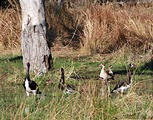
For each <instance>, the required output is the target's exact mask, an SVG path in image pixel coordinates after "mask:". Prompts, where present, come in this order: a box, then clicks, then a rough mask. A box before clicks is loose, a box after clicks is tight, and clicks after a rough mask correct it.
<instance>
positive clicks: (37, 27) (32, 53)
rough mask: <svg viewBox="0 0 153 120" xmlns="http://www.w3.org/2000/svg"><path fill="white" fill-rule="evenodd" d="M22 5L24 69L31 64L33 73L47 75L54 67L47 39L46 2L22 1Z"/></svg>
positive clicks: (36, 0) (41, 0) (39, 0)
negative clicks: (27, 64)
mask: <svg viewBox="0 0 153 120" xmlns="http://www.w3.org/2000/svg"><path fill="white" fill-rule="evenodd" d="M20 5H21V9H22V33H21V46H22V55H23V64H24V67H26V63H27V62H29V63H30V70H31V71H34V72H39V73H46V72H47V70H48V69H49V68H51V67H52V56H51V51H50V48H49V46H48V44H47V39H46V19H45V11H44V0H20Z"/></svg>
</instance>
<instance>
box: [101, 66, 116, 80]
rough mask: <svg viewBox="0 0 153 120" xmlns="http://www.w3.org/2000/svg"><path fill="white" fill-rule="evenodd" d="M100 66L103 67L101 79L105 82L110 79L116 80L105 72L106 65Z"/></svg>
mask: <svg viewBox="0 0 153 120" xmlns="http://www.w3.org/2000/svg"><path fill="white" fill-rule="evenodd" d="M99 66H101V67H102V69H101V72H100V75H99V77H100V78H102V79H103V80H104V81H107V80H110V79H113V80H114V77H113V76H112V75H111V73H110V74H109V73H107V72H106V71H105V65H104V64H100V65H99ZM110 72H111V71H110Z"/></svg>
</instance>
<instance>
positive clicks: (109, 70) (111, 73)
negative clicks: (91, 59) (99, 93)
mask: <svg viewBox="0 0 153 120" xmlns="http://www.w3.org/2000/svg"><path fill="white" fill-rule="evenodd" d="M112 68H113V66H112V65H109V66H108V75H110V76H111V79H112V80H114V74H113V71H112ZM108 81H110V79H108Z"/></svg>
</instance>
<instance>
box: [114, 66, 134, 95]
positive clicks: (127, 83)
mask: <svg viewBox="0 0 153 120" xmlns="http://www.w3.org/2000/svg"><path fill="white" fill-rule="evenodd" d="M135 66H136V65H135V64H129V67H128V72H127V76H128V77H127V80H123V81H121V82H119V83H118V84H116V86H115V87H114V89H113V90H112V91H111V93H114V92H121V95H123V93H124V91H126V90H127V89H129V88H130V87H131V85H132V82H133V81H132V75H131V68H133V67H135Z"/></svg>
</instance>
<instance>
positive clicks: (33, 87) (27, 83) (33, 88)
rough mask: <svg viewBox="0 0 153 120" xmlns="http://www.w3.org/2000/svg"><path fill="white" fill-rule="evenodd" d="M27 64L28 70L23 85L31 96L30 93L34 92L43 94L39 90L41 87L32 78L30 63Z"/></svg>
mask: <svg viewBox="0 0 153 120" xmlns="http://www.w3.org/2000/svg"><path fill="white" fill-rule="evenodd" d="M26 65H27V70H26V77H25V80H24V83H23V87H24V88H25V90H26V93H27V96H29V95H30V93H33V95H34V96H35V95H36V94H41V92H40V91H39V87H38V85H37V83H35V82H34V81H32V80H30V75H29V70H30V63H29V62H28V63H27V64H26Z"/></svg>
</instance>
